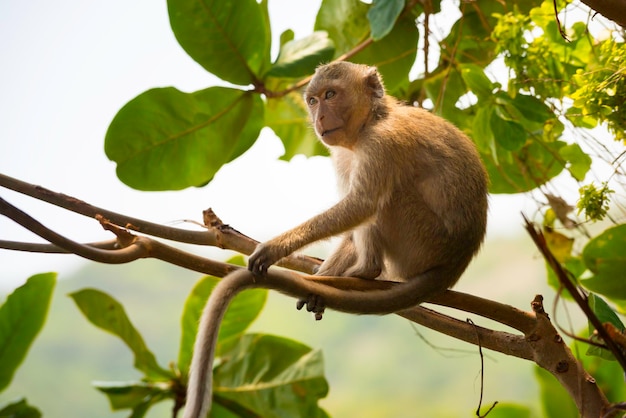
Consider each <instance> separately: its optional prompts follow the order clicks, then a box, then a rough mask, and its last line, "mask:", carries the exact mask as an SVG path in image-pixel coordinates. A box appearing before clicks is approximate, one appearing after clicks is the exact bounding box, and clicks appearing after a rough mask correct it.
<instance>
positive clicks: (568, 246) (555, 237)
mask: <svg viewBox="0 0 626 418" xmlns="http://www.w3.org/2000/svg"><path fill="white" fill-rule="evenodd" d="M543 235H544V237H545V238H546V244H547V245H548V248H549V249H550V251H551V252H552V254H553V255H554V257H555V258H556V259H557V260H558V261H559V262H561V263H563V262H565V261H566V260H567V259H568V258H569V257H570V256H571V254H572V247H573V246H574V239H573V238H570V237H567V236H565V235H563V234H561V233H559V232H556V231H554V230H553V229H550V228H546V229H544V230H543Z"/></svg>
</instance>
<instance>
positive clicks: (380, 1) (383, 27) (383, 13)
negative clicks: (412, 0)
mask: <svg viewBox="0 0 626 418" xmlns="http://www.w3.org/2000/svg"><path fill="white" fill-rule="evenodd" d="M404 3H405V0H375V1H374V5H373V6H372V8H371V9H370V10H369V12H367V19H368V20H369V21H370V27H371V31H372V38H373V39H374V40H375V41H378V40H380V39H382V38H384V37H385V36H386V35H387V34H388V33H389V32H391V30H392V29H393V25H394V24H395V23H396V19H397V18H398V16H400V12H402V9H404Z"/></svg>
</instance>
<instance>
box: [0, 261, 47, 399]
mask: <svg viewBox="0 0 626 418" xmlns="http://www.w3.org/2000/svg"><path fill="white" fill-rule="evenodd" d="M55 283H56V273H44V274H37V275H34V276H32V277H30V278H29V279H28V280H27V281H26V283H25V284H23V285H22V286H20V287H18V288H17V289H15V290H14V291H13V293H11V294H10V295H9V296H8V297H7V299H6V301H5V302H4V304H3V305H2V306H1V307H0V392H1V391H2V390H4V389H5V388H6V387H7V386H8V385H9V383H10V382H11V379H12V378H13V374H14V373H15V371H16V370H17V368H18V366H19V365H20V364H21V363H22V361H24V358H25V357H26V354H27V353H28V349H29V348H30V346H31V344H32V343H33V341H34V340H35V337H36V336H37V334H38V333H39V331H40V330H41V328H42V327H43V324H44V322H45V321H46V316H47V314H48V307H49V306H50V300H51V299H52V291H53V289H54V285H55Z"/></svg>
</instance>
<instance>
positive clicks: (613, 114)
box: [568, 39, 626, 141]
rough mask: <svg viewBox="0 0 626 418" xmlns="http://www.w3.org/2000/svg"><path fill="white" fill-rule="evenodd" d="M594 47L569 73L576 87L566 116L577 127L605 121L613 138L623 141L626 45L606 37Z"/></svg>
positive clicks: (624, 133) (625, 122) (625, 118)
mask: <svg viewBox="0 0 626 418" xmlns="http://www.w3.org/2000/svg"><path fill="white" fill-rule="evenodd" d="M595 50H596V51H597V53H595V54H590V57H592V60H591V62H590V63H589V64H588V65H587V66H586V68H579V69H577V70H576V74H574V75H573V76H572V79H573V81H574V83H575V85H576V87H577V89H576V90H575V91H574V92H573V93H572V94H571V97H572V99H574V106H573V107H572V108H571V109H570V110H569V111H568V115H569V116H570V118H571V119H572V120H574V121H575V123H577V125H578V126H587V125H588V124H591V125H592V126H595V125H596V124H599V123H603V122H606V124H607V127H608V129H609V131H610V132H611V133H612V134H613V135H615V139H616V140H619V141H626V105H625V104H624V97H626V45H624V43H618V42H615V41H614V40H612V39H608V40H606V41H604V42H601V43H600V45H599V46H598V47H597V48H595Z"/></svg>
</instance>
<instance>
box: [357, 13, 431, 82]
mask: <svg viewBox="0 0 626 418" xmlns="http://www.w3.org/2000/svg"><path fill="white" fill-rule="evenodd" d="M418 38H419V32H418V31H417V27H416V25H415V20H414V19H413V18H411V17H410V16H403V17H401V18H400V19H399V20H398V21H397V22H396V24H395V25H394V27H393V29H392V30H391V32H390V33H389V34H388V35H387V36H385V37H384V38H383V39H381V40H379V41H376V42H374V43H372V44H371V45H369V46H368V47H367V48H365V49H363V50H362V51H361V52H359V53H358V54H356V55H354V56H353V57H352V58H350V61H352V62H356V63H361V64H367V65H374V66H376V67H377V68H378V71H379V72H380V74H381V75H382V76H383V81H384V83H385V88H386V89H387V91H389V92H391V93H392V94H393V93H394V91H395V90H396V89H399V88H401V87H406V86H407V85H408V84H409V71H411V68H412V67H413V64H414V63H415V58H416V56H417V42H418Z"/></svg>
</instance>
